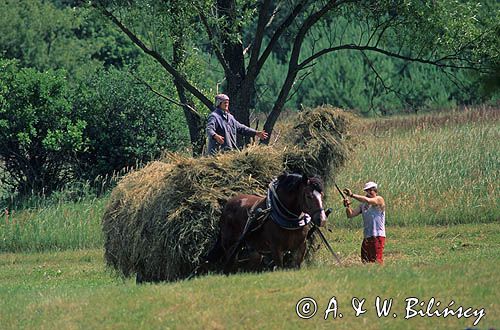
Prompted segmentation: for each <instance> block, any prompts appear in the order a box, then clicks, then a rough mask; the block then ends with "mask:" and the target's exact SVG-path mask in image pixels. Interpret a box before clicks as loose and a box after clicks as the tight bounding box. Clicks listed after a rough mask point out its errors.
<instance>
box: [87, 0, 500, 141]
mask: <svg viewBox="0 0 500 330" xmlns="http://www.w3.org/2000/svg"><path fill="white" fill-rule="evenodd" d="M91 3H92V4H93V6H94V7H95V8H97V9H98V10H99V11H100V12H102V13H103V14H104V15H105V16H106V17H108V18H109V19H110V20H111V21H112V22H113V23H114V24H115V25H116V26H117V27H119V29H120V30H121V31H123V32H124V33H125V34H126V35H127V36H128V37H129V38H130V39H131V40H132V41H133V42H134V43H135V44H136V45H137V46H138V47H140V48H141V49H142V50H143V51H144V52H145V53H146V54H148V55H150V56H151V57H153V58H154V59H155V60H156V61H157V62H158V63H159V64H160V65H161V66H162V67H163V68H164V69H165V70H166V71H167V72H168V73H169V74H170V75H171V77H173V79H174V80H175V81H176V84H178V85H179V86H182V87H183V89H184V90H185V91H187V93H189V94H191V95H192V96H193V97H194V98H196V99H197V100H198V101H199V103H201V104H202V105H204V106H206V107H207V108H211V107H212V102H211V101H210V99H209V97H207V95H206V93H204V88H205V89H206V86H205V87H204V86H199V85H198V84H197V82H196V81H193V80H191V79H190V77H189V76H186V75H184V74H183V73H182V71H180V70H179V68H176V66H175V65H174V61H173V60H168V57H167V56H165V55H166V54H168V51H166V50H165V49H161V48H159V47H157V41H156V40H157V39H155V34H158V29H160V30H161V29H164V30H162V32H163V33H166V34H169V35H174V36H175V34H176V33H175V31H173V30H172V29H171V28H172V24H169V23H172V22H174V23H175V22H184V23H183V24H182V27H183V29H184V30H183V32H184V34H185V35H184V38H187V39H186V40H183V42H184V43H183V46H182V47H183V48H182V49H183V50H185V51H186V52H189V50H188V48H187V47H186V43H187V44H188V45H190V46H191V48H192V49H196V48H199V47H205V48H207V49H209V50H210V51H211V52H212V53H213V54H214V56H215V57H216V58H217V59H218V62H219V65H220V68H222V71H223V73H224V77H225V82H226V93H227V94H228V95H229V96H230V98H231V109H232V112H233V113H234V114H235V117H236V118H237V119H238V120H239V121H240V122H242V123H244V124H246V125H248V124H249V111H250V109H251V107H252V105H253V103H254V102H255V97H256V95H255V91H256V82H257V79H258V77H259V74H260V73H261V71H262V69H263V67H264V64H265V63H266V62H267V61H268V60H269V58H270V55H271V53H272V52H273V51H274V50H275V49H276V48H277V47H278V46H279V45H280V44H281V45H283V44H285V45H286V44H289V51H288V52H287V54H288V56H287V57H286V63H287V72H286V74H285V77H284V79H283V82H282V83H281V84H280V85H281V87H280V89H279V93H278V95H277V96H276V97H275V99H274V102H273V106H272V108H271V110H270V112H269V113H268V116H267V120H266V122H265V124H264V129H265V130H266V131H268V132H269V133H271V132H272V130H273V127H274V125H275V123H276V121H277V119H278V117H279V115H280V113H281V111H282V109H283V108H284V106H285V103H286V101H287V100H288V98H289V96H290V93H291V92H292V90H293V88H294V86H295V85H296V83H297V80H298V79H299V78H300V77H301V75H300V73H301V72H304V70H307V69H309V68H311V67H312V66H314V64H315V62H316V61H317V60H318V59H319V58H321V57H322V56H326V55H327V54H331V53H335V52H341V51H346V50H350V51H357V52H360V53H361V54H364V55H366V54H368V53H375V54H380V55H383V56H388V57H393V58H398V59H401V60H402V61H406V62H418V63H423V64H429V65H434V66H436V67H438V68H441V69H443V70H446V69H448V68H460V69H473V70H478V71H479V72H486V71H487V70H488V65H489V64H490V60H491V59H494V58H495V57H496V58H498V49H499V47H497V46H498V37H497V34H496V33H498V22H499V21H500V20H499V19H498V18H499V17H498V11H496V12H494V14H493V15H494V16H495V17H494V18H496V19H491V17H488V19H486V20H481V18H482V17H481V16H478V13H479V11H480V10H481V8H480V7H481V5H480V4H477V3H473V2H467V1H462V2H460V1H455V0H439V1H408V0H383V1H369V0H361V1H355V0H351V1H349V0H328V1H327V0H321V1H309V0H289V1H277V0H261V1H257V2H255V1H249V0H248V1H245V0H239V1H237V0H197V1H191V2H189V3H184V9H185V10H184V11H183V12H182V15H178V13H177V14H173V12H172V10H173V9H174V7H175V3H178V2H177V1H162V2H161V3H160V2H158V1H152V0H151V1H150V0H136V1H131V0H127V1H125V0H93V1H91ZM495 8H496V7H495ZM138 14H141V15H142V16H141V17H142V18H141V19H140V21H141V22H143V21H144V20H145V18H146V17H147V21H148V24H137V15H138ZM169 14H170V15H169ZM339 17H344V18H347V19H348V21H349V24H351V25H353V26H355V27H357V28H358V29H359V34H358V35H357V36H356V38H351V39H347V38H345V35H344V33H343V31H342V29H337V26H336V21H337V20H338V18H339ZM186 23H187V24H186ZM148 27H152V29H149V30H148ZM201 30H203V31H204V37H201V36H200V34H199V31H201ZM318 33H323V34H326V35H328V38H329V41H330V42H329V44H328V45H327V46H323V47H321V48H316V47H315V43H314V40H315V39H316V38H317V34H318ZM158 35H162V34H158ZM306 40H312V41H313V42H308V43H307V44H308V45H311V47H309V48H307V47H305V44H306V43H305V41H306ZM207 45H208V47H207ZM173 47H174V49H173V50H170V52H173V51H174V50H175V49H177V47H179V46H178V45H177V46H176V44H175V43H174V44H173ZM282 56H283V54H282ZM373 74H374V75H376V76H379V75H378V72H377V71H376V69H375V67H373ZM379 80H380V79H379ZM181 102H182V103H183V104H186V103H185V102H183V101H181ZM192 108H193V107H192ZM193 109H194V108H193ZM195 111H196V112H198V113H200V111H199V110H195ZM200 116H201V114H200ZM190 120H192V119H189V118H188V121H190Z"/></svg>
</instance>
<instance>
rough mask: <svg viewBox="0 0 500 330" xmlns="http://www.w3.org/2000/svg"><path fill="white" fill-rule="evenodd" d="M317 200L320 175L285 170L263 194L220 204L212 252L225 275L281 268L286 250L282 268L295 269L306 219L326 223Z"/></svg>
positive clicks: (303, 248) (303, 241)
mask: <svg viewBox="0 0 500 330" xmlns="http://www.w3.org/2000/svg"><path fill="white" fill-rule="evenodd" d="M322 198H323V183H322V181H321V179H320V178H318V177H307V176H302V175H300V174H287V173H285V174H283V175H281V176H279V177H278V178H277V179H276V180H274V181H273V182H271V184H270V185H269V189H268V193H267V196H266V197H260V196H256V195H238V196H236V197H234V198H232V199H230V200H229V201H228V202H227V204H226V206H225V207H224V210H223V212H222V216H221V221H220V237H219V240H218V242H217V244H216V246H215V247H214V250H212V252H215V254H219V255H220V254H222V256H223V260H224V266H225V267H224V271H225V272H226V273H228V272H232V271H235V270H237V269H245V270H252V271H256V270H261V269H265V268H276V267H279V268H282V267H283V266H284V261H283V256H284V254H285V253H287V252H290V253H291V255H292V260H291V261H292V262H291V263H290V264H287V265H286V266H291V267H297V268H300V265H301V263H302V261H303V259H304V254H305V251H306V238H307V233H308V231H309V229H310V221H311V220H312V221H313V222H314V223H315V224H317V225H319V226H324V225H325V224H326V215H325V211H324V209H323V202H322ZM217 250H218V251H219V252H218V253H217V252H216V251H217ZM213 255H214V253H213V254H212V259H213Z"/></svg>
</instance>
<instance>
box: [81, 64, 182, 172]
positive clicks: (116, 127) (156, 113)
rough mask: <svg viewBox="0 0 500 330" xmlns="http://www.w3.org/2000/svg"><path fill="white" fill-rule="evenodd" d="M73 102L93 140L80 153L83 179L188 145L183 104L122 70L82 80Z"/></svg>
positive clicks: (141, 161) (89, 138) (148, 159)
mask: <svg viewBox="0 0 500 330" xmlns="http://www.w3.org/2000/svg"><path fill="white" fill-rule="evenodd" d="M74 107H75V111H77V112H78V114H79V116H80V117H81V118H83V119H84V120H85V122H86V123H87V125H86V127H85V130H84V135H85V137H86V138H87V140H88V144H87V147H86V148H85V150H82V151H80V152H79V153H78V167H79V177H80V178H82V179H86V180H93V179H94V178H96V177H97V176H99V175H101V176H104V175H107V174H111V173H113V172H116V171H120V170H122V169H124V168H127V167H134V166H136V165H138V164H141V163H146V162H148V161H150V160H152V159H155V158H158V157H160V155H161V153H162V152H164V151H165V150H169V151H177V150H180V149H182V148H185V147H187V146H188V145H189V136H188V131H187V125H186V123H185V119H184V116H183V113H182V109H181V108H179V107H177V106H175V105H172V104H170V103H168V102H166V101H164V100H163V99H161V98H160V97H158V96H156V95H154V94H153V93H151V92H150V91H149V90H148V89H147V88H146V87H145V86H144V85H142V84H140V83H138V82H137V81H135V80H134V79H133V78H132V77H131V76H130V75H129V74H127V73H125V72H122V71H118V70H115V69H111V70H110V71H101V72H99V73H98V74H96V75H94V76H93V77H91V78H89V79H88V81H86V82H84V83H82V85H81V87H80V90H78V91H77V92H76V93H75V100H74Z"/></svg>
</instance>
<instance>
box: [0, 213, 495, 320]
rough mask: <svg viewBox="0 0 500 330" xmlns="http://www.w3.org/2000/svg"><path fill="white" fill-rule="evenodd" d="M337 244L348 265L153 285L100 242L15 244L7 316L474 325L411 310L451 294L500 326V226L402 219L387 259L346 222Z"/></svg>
mask: <svg viewBox="0 0 500 330" xmlns="http://www.w3.org/2000/svg"><path fill="white" fill-rule="evenodd" d="M330 241H331V243H332V244H333V246H334V247H335V248H336V249H337V250H339V251H340V253H341V255H342V256H343V260H344V265H343V266H338V265H336V264H335V263H334V262H333V260H331V257H330V256H329V255H327V254H326V253H322V254H321V258H320V259H321V260H320V262H319V263H318V264H317V265H315V266H310V267H308V268H306V269H303V270H300V271H278V272H274V273H265V274H241V275H235V276H230V277H225V276H220V275H210V276H205V277H201V278H197V279H195V280H192V281H181V282H177V283H170V284H155V285H142V286H136V285H135V284H134V282H133V281H131V280H127V281H122V280H121V279H120V278H116V277H114V276H112V275H111V274H110V273H109V271H108V270H106V269H105V266H104V261H103V259H102V251H101V250H100V249H94V250H81V251H66V252H44V253H27V254H26V253H4V254H1V255H0V269H1V271H0V296H1V297H2V299H1V302H0V322H1V324H2V328H3V329H18V328H28V329H35V328H36V329H55V328H62V329H80V328H84V329H97V328H125V329H137V328H146V329H159V328H161V329H169V328H172V329H202V328H203V329H232V328H238V329H240V328H241V329H270V328H273V329H298V328H304V327H307V328H317V329H332V328H336V329H356V328H361V327H362V328H366V329H403V328H404V329H429V328H432V329H465V328H467V327H472V326H473V323H474V322H475V320H477V319H478V317H475V316H470V317H469V318H465V317H462V318H460V319H459V318H457V317H453V316H448V317H447V318H443V317H439V318H438V317H432V318H431V317H420V316H417V317H413V318H410V319H405V315H406V311H405V308H406V302H405V299H407V298H410V297H416V298H418V299H419V300H420V301H425V303H426V304H427V302H428V301H429V300H430V299H431V298H432V297H434V298H435V299H436V302H437V301H440V302H441V304H442V308H444V307H446V306H448V305H449V303H450V302H451V301H454V302H455V304H454V305H452V306H454V307H455V308H458V306H463V307H464V309H466V308H469V307H472V308H473V309H474V310H481V309H483V308H484V313H485V315H484V316H483V317H482V318H480V319H479V323H478V324H477V325H476V326H475V327H473V328H478V329H488V328H495V327H497V328H498V326H499V325H500V313H499V311H500V310H499V307H500V304H499V302H498V297H499V296H500V288H499V286H498V282H499V275H498V267H497V266H496V265H498V263H499V262H500V256H499V253H498V252H499V251H500V224H498V223H494V224H493V223H492V224H482V225H479V226H478V225H470V224H469V225H455V226H450V227H433V226H421V227H418V228H405V227H395V228H390V236H389V238H388V243H387V248H386V264H385V266H384V267H378V266H376V265H362V264H361V263H360V262H359V261H358V258H357V251H358V246H359V241H360V238H359V233H358V232H354V231H352V230H350V229H339V230H337V231H335V233H334V234H330ZM323 252H324V251H323ZM377 296H379V297H380V298H381V299H390V298H392V299H393V307H392V309H391V313H390V314H389V316H388V317H381V318H378V317H377V316H376V307H375V299H376V297H377ZM303 297H311V298H314V299H315V300H316V302H317V306H318V311H317V314H316V315H315V316H314V317H313V318H311V319H307V320H306V319H301V318H299V317H298V316H297V314H296V311H295V310H296V304H297V302H298V301H299V300H300V299H301V298H303ZM332 297H335V299H336V301H337V307H338V311H337V318H336V319H334V318H333V315H334V314H333V312H332V313H329V317H328V319H327V320H325V319H324V312H325V310H326V309H327V307H328V303H329V301H330V299H331V298H332ZM353 298H358V299H359V300H362V299H363V298H364V299H366V302H365V304H364V305H363V306H364V309H365V310H366V313H365V314H362V315H360V316H359V317H355V316H354V313H355V312H354V309H353V308H352V307H351V300H352V299H353ZM331 307H333V306H331ZM425 308H426V307H425ZM425 308H422V309H423V310H425ZM299 310H300V309H299ZM435 310H436V308H435V307H433V308H432V311H435ZM340 313H341V314H342V315H343V317H342V318H340V316H339V314H340ZM394 313H396V314H397V317H396V318H394V316H393V314H394Z"/></svg>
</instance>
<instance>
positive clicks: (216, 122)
mask: <svg viewBox="0 0 500 330" xmlns="http://www.w3.org/2000/svg"><path fill="white" fill-rule="evenodd" d="M216 133H217V134H218V135H220V136H222V137H223V138H224V144H222V145H221V144H218V143H217V141H215V140H214V138H213V136H214V134H216ZM256 133H257V131H256V130H254V129H253V128H250V127H248V126H245V125H243V124H241V123H239V122H238V121H237V120H236V119H235V118H234V116H233V115H232V114H230V113H229V112H225V111H224V110H222V109H220V108H216V109H215V110H214V111H212V113H211V114H210V116H208V122H207V136H208V151H209V153H210V154H211V155H213V154H215V153H216V152H217V151H219V150H220V149H222V150H231V149H237V147H238V145H237V143H236V134H241V135H245V136H251V137H253V136H255V134H256Z"/></svg>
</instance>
